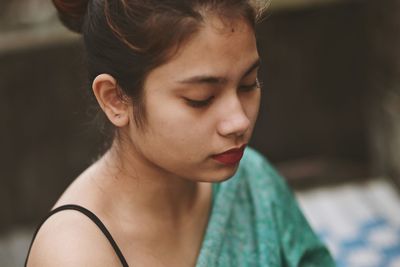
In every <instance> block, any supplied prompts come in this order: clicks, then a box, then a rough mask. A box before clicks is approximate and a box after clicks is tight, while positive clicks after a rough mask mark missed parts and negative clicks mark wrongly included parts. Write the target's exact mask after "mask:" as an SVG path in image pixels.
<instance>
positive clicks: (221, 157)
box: [212, 145, 246, 165]
mask: <svg viewBox="0 0 400 267" xmlns="http://www.w3.org/2000/svg"><path fill="white" fill-rule="evenodd" d="M245 148H246V145H243V146H241V147H240V148H236V149H231V150H228V151H225V152H224V153H221V154H217V155H214V156H212V158H213V159H215V160H216V161H218V162H220V163H223V164H226V165H235V164H237V163H238V162H239V161H240V160H241V159H242V157H243V153H244V149H245Z"/></svg>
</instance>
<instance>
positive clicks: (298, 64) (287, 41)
mask: <svg viewBox="0 0 400 267" xmlns="http://www.w3.org/2000/svg"><path fill="white" fill-rule="evenodd" d="M257 31H258V39H259V49H260V53H261V57H262V70H261V71H260V77H261V79H262V80H263V83H264V86H263V99H262V106H261V110H260V115H259V120H258V124H257V127H256V130H255V134H254V138H253V140H252V146H253V147H255V148H257V149H258V150H260V151H261V152H262V153H263V154H264V155H266V157H267V158H268V159H269V160H270V161H272V162H273V163H274V165H275V166H277V168H278V169H279V171H280V172H281V173H282V174H283V176H284V177H285V178H286V179H287V181H288V183H289V184H290V185H291V187H292V188H293V190H294V192H295V194H296V197H297V198H298V200H299V203H300V205H301V207H302V209H303V211H304V212H305V215H306V216H307V218H308V219H309V221H310V223H311V224H312V226H313V227H314V229H315V231H316V232H317V233H318V235H319V236H320V237H321V239H322V240H323V241H324V242H325V243H326V244H327V245H328V247H329V248H330V250H331V252H332V254H333V256H334V257H335V259H336V261H337V264H338V266H343V267H344V266H349V267H367V266H371V267H372V266H374V267H386V266H388V267H399V266H400V197H399V188H400V187H399V185H400V1H399V0H380V1H374V0H272V5H271V8H270V9H269V11H268V15H267V18H266V19H265V20H264V21H263V22H262V23H261V24H260V25H259V26H258V29H257ZM92 107H93V104H92V101H91V95H90V86H89V85H88V83H87V81H86V72H85V66H84V54H83V50H82V42H81V40H80V39H79V35H76V34H73V33H70V32H68V31H67V30H66V29H64V28H63V27H62V26H61V25H60V23H59V22H58V20H57V16H56V13H55V10H54V8H53V7H52V5H51V1H48V0H24V1H11V0H2V1H1V2H0V110H1V112H0V122H1V131H0V144H1V148H2V149H1V152H0V166H1V173H0V266H3V267H14V266H22V265H23V261H24V257H25V255H26V251H27V248H28V245H29V242H30V239H31V236H32V233H33V230H34V228H35V226H36V225H37V224H38V223H39V222H40V218H42V217H43V216H45V215H46V214H47V212H48V210H49V209H50V208H51V207H52V205H53V203H54V202H55V201H56V199H57V198H58V197H59V195H60V194H61V193H62V192H63V190H64V189H65V188H66V186H67V185H68V184H69V183H70V182H71V181H72V179H73V178H74V177H76V176H77V175H78V174H79V173H80V172H81V171H82V170H83V169H84V168H86V167H87V166H88V165H89V164H90V163H91V162H92V161H93V160H94V159H95V158H96V157H97V156H98V155H99V153H100V151H101V150H102V144H103V142H102V135H101V134H100V131H99V129H98V126H96V124H95V123H94V118H95V112H94V109H93V108H92Z"/></svg>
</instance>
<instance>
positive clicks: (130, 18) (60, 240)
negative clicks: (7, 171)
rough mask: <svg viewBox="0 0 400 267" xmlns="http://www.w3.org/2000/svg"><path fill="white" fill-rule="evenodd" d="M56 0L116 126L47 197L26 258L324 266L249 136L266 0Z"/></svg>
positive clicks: (324, 256)
mask: <svg viewBox="0 0 400 267" xmlns="http://www.w3.org/2000/svg"><path fill="white" fill-rule="evenodd" d="M53 2H54V4H55V6H56V7H57V9H58V11H59V15H60V18H61V20H62V21H63V22H64V24H65V25H66V26H67V27H69V28H70V29H72V30H74V31H76V32H80V33H82V34H83V38H84V42H85V46H86V52H87V63H88V70H89V74H90V79H91V82H92V89H93V93H94V96H95V97H96V99H97V102H98V104H99V106H100V108H101V109H102V111H103V112H104V114H105V115H106V117H107V119H108V121H109V122H111V124H112V125H113V127H114V133H115V134H114V140H113V142H112V145H111V147H110V148H109V150H108V151H107V152H106V153H105V154H104V155H103V156H102V157H101V158H100V159H99V160H98V161H97V162H95V163H94V164H93V165H92V166H90V167H89V168H88V169H87V170H86V171H84V172H83V173H82V174H81V175H80V176H79V177H77V178H76V180H75V181H74V182H73V183H72V184H71V185H70V187H69V188H68V189H67V190H66V191H65V193H64V194H63V195H62V196H61V198H60V199H59V200H58V202H57V203H56V204H55V206H54V207H53V210H52V211H51V212H50V214H49V216H48V217H47V218H46V220H45V221H44V223H43V224H42V225H41V227H40V228H39V229H40V230H38V231H37V233H36V234H35V237H34V242H33V244H32V245H31V248H30V252H29V254H28V257H27V263H26V265H27V266H29V267H35V266H40V267H47V266H58V267H69V266H71V267H72V266H74V267H75V266H107V267H109V266H128V265H129V266H154V267H157V266H168V267H169V266H171V267H172V266H174V267H180V266H185V267H189V266H204V267H205V266H207V267H213V266H215V267H217V266H221V267H224V266H233V267H234V266H250V267H251V266H255V267H258V266H260V267H261V266H321V267H322V266H323V267H329V266H333V261H332V259H331V257H330V255H329V252H328V251H327V250H326V248H325V247H324V246H323V245H322V244H321V243H320V242H319V240H318V239H317V237H316V236H315V234H314V233H313V232H312V230H311V229H310V227H309V225H308V224H307V222H306V220H305V219H304V217H303V215H302V214H301V212H300V210H299V208H298V206H297V204H296V202H295V200H294V198H293V196H292V194H291V192H290V191H289V190H288V188H287V186H286V184H285V183H284V182H283V180H282V179H281V178H280V177H279V175H278V174H277V173H276V172H275V171H274V169H273V168H272V167H271V166H270V164H269V163H268V162H267V161H266V160H265V159H264V158H263V157H262V156H261V155H260V154H258V153H257V152H256V151H254V150H252V149H250V148H249V147H246V145H247V143H248V142H249V140H250V137H251V134H252V131H253V127H254V123H255V121H256V117H257V113H258V109H259V102H260V94H261V89H260V86H259V84H258V82H257V71H258V68H259V62H260V59H259V55H258V53H257V47H256V39H255V36H254V26H255V21H256V19H257V17H258V16H259V15H260V14H261V12H262V10H263V9H264V7H265V3H264V4H262V3H259V2H256V1H251V0H219V1H215V0H191V1H190V0H146V1H143V0H89V1H78V0H74V1H72V0H69V1H67V0H65V1H61V0H54V1H53Z"/></svg>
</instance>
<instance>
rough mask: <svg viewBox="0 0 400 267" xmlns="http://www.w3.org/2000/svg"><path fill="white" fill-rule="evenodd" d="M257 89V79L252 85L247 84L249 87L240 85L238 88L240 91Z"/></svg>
mask: <svg viewBox="0 0 400 267" xmlns="http://www.w3.org/2000/svg"><path fill="white" fill-rule="evenodd" d="M258 87H260V83H259V82H258V79H257V80H256V81H255V82H254V83H253V84H249V85H245V84H243V85H241V86H240V89H243V90H245V91H246V90H252V89H255V88H258Z"/></svg>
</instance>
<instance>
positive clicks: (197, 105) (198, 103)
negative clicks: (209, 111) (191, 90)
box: [183, 96, 214, 108]
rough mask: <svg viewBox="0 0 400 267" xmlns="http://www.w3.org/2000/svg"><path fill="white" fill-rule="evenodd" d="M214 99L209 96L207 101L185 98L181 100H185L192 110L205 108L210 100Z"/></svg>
mask: <svg viewBox="0 0 400 267" xmlns="http://www.w3.org/2000/svg"><path fill="white" fill-rule="evenodd" d="M213 98H214V96H210V97H208V98H207V99H204V100H195V99H190V98H187V97H183V99H185V100H186V102H187V103H188V104H189V105H190V106H191V107H194V108H201V107H206V106H207V105H209V104H210V102H211V100H212V99H213Z"/></svg>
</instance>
